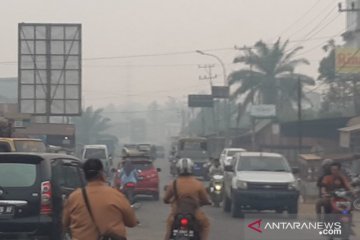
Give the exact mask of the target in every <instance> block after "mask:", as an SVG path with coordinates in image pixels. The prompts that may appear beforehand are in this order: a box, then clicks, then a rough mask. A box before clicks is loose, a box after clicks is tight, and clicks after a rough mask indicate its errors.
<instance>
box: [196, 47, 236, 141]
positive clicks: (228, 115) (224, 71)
mask: <svg viewBox="0 0 360 240" xmlns="http://www.w3.org/2000/svg"><path fill="white" fill-rule="evenodd" d="M196 53H199V54H201V55H205V56H209V57H213V58H216V60H218V61H219V62H220V64H221V67H222V69H223V77H224V86H225V87H228V86H229V83H228V81H227V75H226V68H225V64H224V62H223V61H222V60H221V58H220V57H218V56H216V55H214V54H211V53H205V52H203V51H201V50H196ZM228 108H229V102H228V100H225V101H224V113H225V116H224V117H225V119H224V120H225V144H226V145H227V142H228V137H229V136H228V135H229V126H230V121H231V120H230V113H229V112H230V111H229V109H228Z"/></svg>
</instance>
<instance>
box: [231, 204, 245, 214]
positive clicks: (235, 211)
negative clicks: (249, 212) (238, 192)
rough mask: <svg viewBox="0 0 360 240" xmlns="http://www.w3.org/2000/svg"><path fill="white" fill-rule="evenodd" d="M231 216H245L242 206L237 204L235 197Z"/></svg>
mask: <svg viewBox="0 0 360 240" xmlns="http://www.w3.org/2000/svg"><path fill="white" fill-rule="evenodd" d="M231 216H232V217H233V218H243V217H244V214H243V212H242V210H241V207H240V206H239V205H237V204H236V202H235V200H234V199H232V200H231Z"/></svg>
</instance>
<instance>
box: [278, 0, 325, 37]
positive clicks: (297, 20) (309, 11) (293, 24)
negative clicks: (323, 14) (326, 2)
mask: <svg viewBox="0 0 360 240" xmlns="http://www.w3.org/2000/svg"><path fill="white" fill-rule="evenodd" d="M320 2H321V0H317V1H316V2H315V3H314V4H313V5H311V7H310V8H309V9H308V10H307V11H306V12H305V13H304V14H302V15H301V16H300V17H299V18H297V19H296V20H295V21H294V22H293V23H291V24H290V25H289V26H288V27H286V28H285V29H284V30H283V31H282V32H281V33H280V34H278V36H281V35H283V34H284V33H286V32H287V31H288V30H289V29H291V28H292V27H293V26H295V25H296V24H297V23H298V22H299V21H301V20H303V19H304V18H305V17H306V16H307V15H309V14H310V13H311V11H312V10H314V8H315V7H316V6H317V5H318V4H319V3H320Z"/></svg>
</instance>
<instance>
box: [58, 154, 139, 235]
mask: <svg viewBox="0 0 360 240" xmlns="http://www.w3.org/2000/svg"><path fill="white" fill-rule="evenodd" d="M83 169H84V172H85V178H86V180H87V181H88V185H87V186H86V187H85V189H86V193H87V196H88V202H89V206H90V208H91V212H92V215H93V218H92V217H91V215H90V213H89V211H88V209H87V207H86V203H85V199H84V196H83V193H82V190H81V189H77V190H75V191H74V192H73V193H71V194H70V196H69V198H68V200H67V201H66V202H65V205H64V210H63V219H62V223H63V228H64V231H68V230H70V233H71V236H72V239H73V240H97V239H98V238H99V237H100V236H101V235H108V234H111V235H112V236H116V237H117V238H116V239H124V240H126V229H125V228H126V227H135V226H136V225H137V223H138V221H137V218H136V216H135V213H134V210H133V209H132V208H131V206H130V203H129V202H128V200H127V199H126V198H125V196H124V195H123V194H122V193H120V192H119V191H118V190H116V189H114V188H111V187H109V186H108V185H107V184H106V181H105V179H106V178H105V174H104V171H103V169H104V168H103V165H102V163H101V161H100V160H99V159H89V160H87V161H86V162H85V163H84V166H83Z"/></svg>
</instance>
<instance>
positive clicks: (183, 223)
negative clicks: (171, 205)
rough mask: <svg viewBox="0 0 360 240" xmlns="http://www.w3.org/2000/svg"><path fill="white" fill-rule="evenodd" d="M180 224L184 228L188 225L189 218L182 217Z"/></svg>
mask: <svg viewBox="0 0 360 240" xmlns="http://www.w3.org/2000/svg"><path fill="white" fill-rule="evenodd" d="M180 224H181V227H183V228H185V227H187V226H188V225H189V219H187V218H182V219H180Z"/></svg>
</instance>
